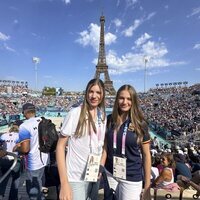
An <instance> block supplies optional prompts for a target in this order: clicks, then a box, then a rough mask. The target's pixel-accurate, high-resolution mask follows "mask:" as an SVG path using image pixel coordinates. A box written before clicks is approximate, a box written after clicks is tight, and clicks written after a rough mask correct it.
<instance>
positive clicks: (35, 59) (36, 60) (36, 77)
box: [32, 57, 40, 91]
mask: <svg viewBox="0 0 200 200" xmlns="http://www.w3.org/2000/svg"><path fill="white" fill-rule="evenodd" d="M32 61H33V63H34V65H35V91H37V86H38V74H37V71H38V64H39V63H40V58H38V57H32Z"/></svg>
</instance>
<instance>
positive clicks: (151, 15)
mask: <svg viewBox="0 0 200 200" xmlns="http://www.w3.org/2000/svg"><path fill="white" fill-rule="evenodd" d="M155 15H156V12H152V13H150V14H148V16H147V18H146V20H150V19H151V18H152V17H153V16H155Z"/></svg>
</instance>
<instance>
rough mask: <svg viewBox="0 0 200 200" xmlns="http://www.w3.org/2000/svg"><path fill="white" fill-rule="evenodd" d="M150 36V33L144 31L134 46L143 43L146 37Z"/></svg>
mask: <svg viewBox="0 0 200 200" xmlns="http://www.w3.org/2000/svg"><path fill="white" fill-rule="evenodd" d="M150 38H151V35H149V34H148V33H144V34H143V35H142V36H141V37H140V38H138V39H137V40H136V41H135V44H136V46H137V47H138V46H140V45H141V44H143V43H145V42H146V41H147V40H148V39H150Z"/></svg>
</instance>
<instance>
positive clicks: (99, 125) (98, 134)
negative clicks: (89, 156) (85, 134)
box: [89, 109, 101, 153]
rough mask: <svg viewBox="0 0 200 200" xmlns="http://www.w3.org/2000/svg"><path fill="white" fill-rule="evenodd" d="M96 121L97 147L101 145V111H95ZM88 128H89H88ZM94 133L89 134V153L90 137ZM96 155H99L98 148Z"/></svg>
mask: <svg viewBox="0 0 200 200" xmlns="http://www.w3.org/2000/svg"><path fill="white" fill-rule="evenodd" d="M97 119H98V128H97V137H98V145H99V146H100V145H101V142H100V141H101V111H100V109H97ZM89 128H90V127H89ZM93 134H94V131H93V132H92V133H91V134H90V144H89V145H90V153H92V135H93ZM98 151H99V152H98V153H100V148H98Z"/></svg>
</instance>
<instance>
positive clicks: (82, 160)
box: [61, 106, 106, 182]
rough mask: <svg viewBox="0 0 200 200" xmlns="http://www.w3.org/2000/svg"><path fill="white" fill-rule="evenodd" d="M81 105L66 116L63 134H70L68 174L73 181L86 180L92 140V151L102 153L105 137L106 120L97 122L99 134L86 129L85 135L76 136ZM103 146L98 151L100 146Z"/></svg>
mask: <svg viewBox="0 0 200 200" xmlns="http://www.w3.org/2000/svg"><path fill="white" fill-rule="evenodd" d="M80 112H81V106H79V107H76V108H74V109H72V110H71V111H70V112H69V113H68V115H67V116H66V117H65V119H64V122H63V125H62V128H61V134H62V135H63V136H70V138H69V141H68V152H67V155H66V165H67V175H68V180H69V181H71V182H73V181H74V182H79V181H83V180H84V174H85V169H86V164H87V160H88V156H89V154H90V141H91V145H92V151H93V152H92V153H96V154H98V153H99V154H100V155H101V154H102V147H103V142H104V138H105V129H106V120H105V122H101V123H100V125H99V124H98V120H97V121H96V122H95V125H96V129H97V130H99V131H98V132H99V134H95V133H93V134H92V135H91V136H90V135H89V132H88V130H87V129H85V134H84V136H82V137H80V138H75V137H74V134H75V131H76V127H77V124H78V120H79V116H80ZM99 136H100V137H99ZM99 146H100V147H101V149H100V152H98V147H99Z"/></svg>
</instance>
